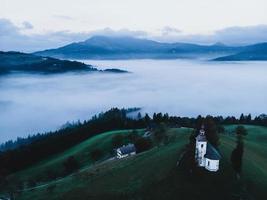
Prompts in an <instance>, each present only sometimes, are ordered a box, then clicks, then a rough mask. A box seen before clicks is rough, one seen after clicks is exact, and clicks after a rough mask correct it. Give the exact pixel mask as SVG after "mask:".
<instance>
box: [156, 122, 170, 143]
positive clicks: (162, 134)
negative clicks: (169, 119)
mask: <svg viewBox="0 0 267 200" xmlns="http://www.w3.org/2000/svg"><path fill="white" fill-rule="evenodd" d="M166 132H167V128H166V125H165V124H164V123H160V124H159V126H158V127H157V128H156V129H155V131H154V138H155V141H156V143H157V145H160V144H161V143H162V142H163V141H164V140H166V139H167V137H168V136H167V134H166Z"/></svg>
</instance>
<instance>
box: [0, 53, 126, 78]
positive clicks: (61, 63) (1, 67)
mask: <svg viewBox="0 0 267 200" xmlns="http://www.w3.org/2000/svg"><path fill="white" fill-rule="evenodd" d="M0 60H1V62H0V73H2V74H5V73H10V72H30V73H46V74H51V73H63V72H71V71H76V72H77V71H87V72H98V71H99V72H103V71H104V72H111V73H113V72H115V73H123V72H126V71H124V70H119V69H107V70H98V69H97V68H95V67H93V66H92V65H87V64H84V63H82V62H77V61H69V60H60V59H56V58H51V57H43V56H37V55H34V54H27V53H21V52H2V51H0Z"/></svg>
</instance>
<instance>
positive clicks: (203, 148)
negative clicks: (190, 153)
mask: <svg viewBox="0 0 267 200" xmlns="http://www.w3.org/2000/svg"><path fill="white" fill-rule="evenodd" d="M195 159H196V162H197V165H198V166H199V167H205V169H207V170H208V171H212V172H216V171H218V170H219V162H220V159H221V155H220V153H219V152H218V151H217V149H216V148H214V147H213V146H212V145H211V144H210V143H209V142H208V141H207V139H206V136H205V130H204V126H202V127H201V129H200V131H199V134H198V136H197V137H196V152H195Z"/></svg>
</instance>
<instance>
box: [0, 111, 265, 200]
mask: <svg viewBox="0 0 267 200" xmlns="http://www.w3.org/2000/svg"><path fill="white" fill-rule="evenodd" d="M134 111H138V108H135V109H128V110H125V109H122V110H120V109H116V108H114V109H111V110H109V111H107V112H105V113H101V114H99V115H98V116H94V117H92V119H91V120H88V121H84V122H83V123H80V122H79V123H76V124H73V125H71V126H66V127H64V128H63V129H60V130H58V131H55V132H49V133H47V134H43V135H36V136H35V137H33V138H29V140H30V141H29V142H28V143H27V144H25V145H19V146H17V147H14V148H12V149H7V150H5V151H3V152H0V162H1V166H0V175H1V176H0V194H10V195H12V196H15V197H16V198H18V199H22V200H28V199H29V200H30V199H37V200H39V199H40V200H42V199H62V200H63V199H64V200H66V199H77V200H79V199H176V198H177V197H179V198H180V199H182V200H183V199H184V200H188V199H189V200H191V199H192V200H193V199H196V198H197V199H200V200H201V199H203V200H204V199H205V200H207V199H208V200H209V199H218V200H224V199H233V200H234V199H240V198H243V199H265V198H266V197H267V193H266V192H265V187H266V186H267V183H266V180H267V166H266V163H267V162H266V161H267V160H266V153H267V149H266V147H265V142H266V140H267V128H266V120H267V118H266V115H260V116H257V117H255V118H253V119H252V118H251V115H247V116H246V115H243V114H242V115H241V116H240V118H239V119H236V118H235V117H226V118H223V117H220V116H219V117H212V116H207V117H205V118H203V117H201V116H199V117H198V118H187V117H177V116H168V114H162V113H157V114H156V113H155V114H154V115H153V118H150V117H149V116H148V115H145V116H143V117H142V116H141V115H140V114H138V115H137V117H136V118H129V117H128V114H129V112H134ZM203 123H204V124H205V128H206V130H207V132H206V133H207V139H208V141H209V142H212V144H217V146H216V148H217V149H218V151H219V152H220V154H221V155H222V159H221V160H220V167H219V171H218V172H216V173H214V172H209V171H206V170H204V169H202V168H196V167H195V165H194V164H192V163H193V162H194V161H193V162H191V161H192V159H191V158H193V160H194V147H192V144H194V137H195V136H196V132H195V131H196V130H197V127H199V126H200V125H201V124H203ZM240 124H244V125H243V127H244V128H245V129H246V131H247V133H248V134H247V135H246V136H244V144H245V148H244V155H243V166H242V173H241V176H240V177H241V178H238V176H237V174H236V172H235V171H234V169H233V167H232V161H231V154H232V152H233V150H234V149H235V148H236V127H237V126H240ZM245 124H247V125H245ZM248 124H249V125H248ZM256 124H257V125H256ZM261 125H263V126H261ZM218 139H219V140H218ZM192 142H193V143H192ZM129 143H132V144H134V145H135V147H136V153H137V154H136V155H134V156H131V157H127V158H124V159H116V158H115V157H114V156H115V155H116V154H114V149H116V148H118V147H121V146H122V145H126V144H129ZM218 144H219V145H218ZM190 152H193V157H192V156H191V157H190V155H192V154H190ZM188 156H189V157H188ZM188 158H189V159H188ZM190 163H191V164H190Z"/></svg>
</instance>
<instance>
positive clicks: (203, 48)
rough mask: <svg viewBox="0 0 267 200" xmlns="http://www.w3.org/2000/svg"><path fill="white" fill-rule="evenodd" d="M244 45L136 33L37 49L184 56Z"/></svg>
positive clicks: (82, 55)
mask: <svg viewBox="0 0 267 200" xmlns="http://www.w3.org/2000/svg"><path fill="white" fill-rule="evenodd" d="M242 48H243V47H232V46H227V45H221V44H213V45H199V44H192V43H178V42H176V43H161V42H157V41H153V40H148V39H139V38H134V37H106V36H93V37H91V38H89V39H87V40H85V41H83V42H76V43H71V44H68V45H66V46H63V47H60V48H56V49H47V50H44V51H39V52H35V54H36V55H41V56H51V57H56V58H74V59H131V58H137V59H138V58H181V57H192V55H194V54H222V55H225V54H228V55H229V54H231V53H236V52H239V51H240V50H241V49H242Z"/></svg>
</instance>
